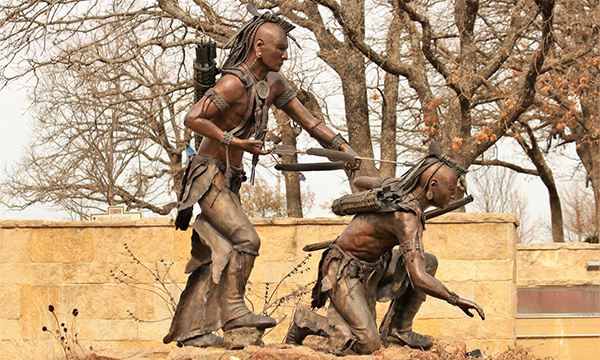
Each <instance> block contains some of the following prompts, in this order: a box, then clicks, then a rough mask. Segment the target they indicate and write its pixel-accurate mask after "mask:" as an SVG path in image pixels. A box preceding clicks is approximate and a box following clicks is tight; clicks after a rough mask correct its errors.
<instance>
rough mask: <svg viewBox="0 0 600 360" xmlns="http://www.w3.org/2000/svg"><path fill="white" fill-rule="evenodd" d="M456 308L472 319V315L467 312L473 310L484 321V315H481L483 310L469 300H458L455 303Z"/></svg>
mask: <svg viewBox="0 0 600 360" xmlns="http://www.w3.org/2000/svg"><path fill="white" fill-rule="evenodd" d="M456 306H458V307H459V308H460V309H461V310H462V311H463V312H464V313H465V314H467V315H468V316H470V317H473V315H474V314H473V313H471V312H470V311H469V310H471V309H473V310H475V311H477V313H478V314H479V317H480V318H481V320H485V314H484V313H483V309H482V308H481V307H480V306H479V305H477V304H475V303H474V302H472V301H470V300H467V299H463V298H459V299H458V301H457V302H456Z"/></svg>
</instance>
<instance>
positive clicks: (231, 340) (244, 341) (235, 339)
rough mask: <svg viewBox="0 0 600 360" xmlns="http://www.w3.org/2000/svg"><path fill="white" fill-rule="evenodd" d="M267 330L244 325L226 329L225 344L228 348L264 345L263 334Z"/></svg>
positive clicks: (224, 334)
mask: <svg viewBox="0 0 600 360" xmlns="http://www.w3.org/2000/svg"><path fill="white" fill-rule="evenodd" d="M264 333H265V330H264V329H263V330H259V329H257V328H250V327H242V328H237V329H232V330H228V331H225V332H224V333H223V341H224V344H223V345H224V346H225V348H226V349H228V350H237V349H243V348H245V347H248V346H253V345H255V346H264V345H265V343H264V342H263V341H262V336H263V334H264Z"/></svg>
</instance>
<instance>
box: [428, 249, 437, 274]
mask: <svg viewBox="0 0 600 360" xmlns="http://www.w3.org/2000/svg"><path fill="white" fill-rule="evenodd" d="M437 268H438V259H437V258H436V257H435V255H433V254H430V253H425V269H426V271H427V273H428V274H429V275H431V276H434V275H435V273H436V271H437Z"/></svg>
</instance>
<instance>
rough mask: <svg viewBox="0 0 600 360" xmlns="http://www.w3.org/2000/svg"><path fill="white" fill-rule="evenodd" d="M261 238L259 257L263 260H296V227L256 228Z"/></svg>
mask: <svg viewBox="0 0 600 360" xmlns="http://www.w3.org/2000/svg"><path fill="white" fill-rule="evenodd" d="M256 231H257V232H258V236H259V237H260V239H261V245H260V250H259V252H260V259H262V260H263V261H265V262H279V261H296V227H295V226H280V227H265V226H259V227H257V228H256Z"/></svg>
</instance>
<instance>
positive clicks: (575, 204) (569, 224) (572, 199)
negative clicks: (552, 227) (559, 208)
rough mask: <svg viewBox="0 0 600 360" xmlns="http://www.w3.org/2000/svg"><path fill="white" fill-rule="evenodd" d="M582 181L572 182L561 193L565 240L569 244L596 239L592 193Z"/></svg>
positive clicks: (596, 228) (596, 230) (596, 229)
mask: <svg viewBox="0 0 600 360" xmlns="http://www.w3.org/2000/svg"><path fill="white" fill-rule="evenodd" d="M584 183H585V182H584V181H572V182H570V186H567V187H564V188H563V191H562V198H563V206H564V214H565V230H566V239H567V241H570V242H582V241H588V242H593V240H592V239H594V238H595V239H596V240H595V241H596V242H597V239H598V227H597V226H596V216H597V214H596V207H595V206H594V193H593V191H591V189H588V188H586V187H585V186H584V185H583V184H584Z"/></svg>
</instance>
